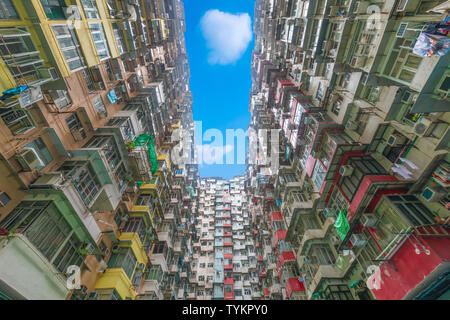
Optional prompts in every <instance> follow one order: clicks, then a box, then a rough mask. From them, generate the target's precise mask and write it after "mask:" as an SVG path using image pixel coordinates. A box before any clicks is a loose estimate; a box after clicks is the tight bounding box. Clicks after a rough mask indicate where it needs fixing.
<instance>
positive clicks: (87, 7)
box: [81, 0, 100, 19]
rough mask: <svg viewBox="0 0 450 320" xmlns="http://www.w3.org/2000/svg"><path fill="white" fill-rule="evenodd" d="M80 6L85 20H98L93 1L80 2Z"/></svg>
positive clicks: (84, 0) (83, 0)
mask: <svg viewBox="0 0 450 320" xmlns="http://www.w3.org/2000/svg"><path fill="white" fill-rule="evenodd" d="M81 5H82V6H83V10H84V14H85V15H86V18H87V19H100V16H99V15H98V11H97V6H96V4H95V0H81Z"/></svg>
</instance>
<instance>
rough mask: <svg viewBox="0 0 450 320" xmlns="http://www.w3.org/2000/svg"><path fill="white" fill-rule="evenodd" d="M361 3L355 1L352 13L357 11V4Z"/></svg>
mask: <svg viewBox="0 0 450 320" xmlns="http://www.w3.org/2000/svg"><path fill="white" fill-rule="evenodd" d="M360 4H361V1H356V2H355V5H354V7H353V13H357V12H358V9H359V5H360Z"/></svg>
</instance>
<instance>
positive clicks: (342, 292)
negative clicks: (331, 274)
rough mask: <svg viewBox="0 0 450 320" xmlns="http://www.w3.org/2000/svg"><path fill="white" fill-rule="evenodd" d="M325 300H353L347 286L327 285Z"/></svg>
mask: <svg viewBox="0 0 450 320" xmlns="http://www.w3.org/2000/svg"><path fill="white" fill-rule="evenodd" d="M325 298H326V299H327V300H354V298H353V295H352V293H351V292H350V289H349V288H348V286H347V285H341V284H338V285H329V286H328V287H327V289H326V290H325Z"/></svg>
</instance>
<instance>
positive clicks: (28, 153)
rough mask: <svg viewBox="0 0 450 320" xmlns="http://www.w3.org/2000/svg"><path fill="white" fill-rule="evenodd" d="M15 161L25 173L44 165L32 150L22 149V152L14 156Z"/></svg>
mask: <svg viewBox="0 0 450 320" xmlns="http://www.w3.org/2000/svg"><path fill="white" fill-rule="evenodd" d="M16 159H17V161H19V163H20V165H21V166H22V168H23V170H25V171H32V170H34V169H36V168H37V167H39V166H43V165H44V163H43V162H42V160H41V159H40V158H39V155H38V154H37V152H36V151H35V150H34V149H33V148H23V150H22V151H21V152H20V153H19V154H18V155H16Z"/></svg>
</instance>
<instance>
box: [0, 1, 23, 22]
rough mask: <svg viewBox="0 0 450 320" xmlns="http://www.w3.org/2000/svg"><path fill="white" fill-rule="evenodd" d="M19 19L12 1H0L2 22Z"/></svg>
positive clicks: (0, 18)
mask: <svg viewBox="0 0 450 320" xmlns="http://www.w3.org/2000/svg"><path fill="white" fill-rule="evenodd" d="M16 19H19V15H18V14H17V11H16V8H15V7H14V4H13V3H12V1H11V0H2V1H0V20H16Z"/></svg>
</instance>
